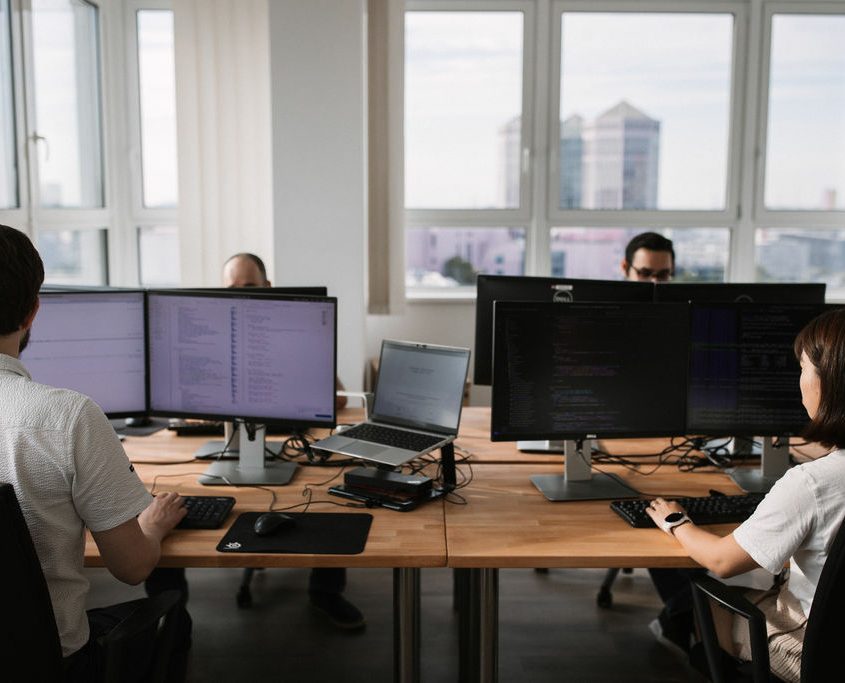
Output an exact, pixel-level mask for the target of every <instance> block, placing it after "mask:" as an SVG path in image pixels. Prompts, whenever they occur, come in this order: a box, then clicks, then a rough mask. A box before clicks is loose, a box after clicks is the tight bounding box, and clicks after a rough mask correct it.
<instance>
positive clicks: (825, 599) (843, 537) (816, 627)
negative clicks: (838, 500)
mask: <svg viewBox="0 0 845 683" xmlns="http://www.w3.org/2000/svg"><path fill="white" fill-rule="evenodd" d="M843 614H845V523H843V524H842V525H841V526H840V527H839V531H838V532H837V533H836V537H835V538H834V539H833V544H832V545H831V546H830V552H829V553H828V556H827V560H826V561H825V563H824V567H823V568H822V573H821V576H820V577H819V583H818V585H817V586H816V593H815V595H814V596H813V606H812V607H811V608H810V614H809V615H808V619H807V631H806V633H805V635H804V647H803V649H802V652H801V681H802V683H815V681H825V680H831V678H830V676H831V672H834V671H841V667H842V653H841V652H840V650H839V648H840V647H842V643H843V638H842V636H843V633H845V630H843V628H842V618H843Z"/></svg>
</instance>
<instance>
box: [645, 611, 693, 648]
mask: <svg viewBox="0 0 845 683" xmlns="http://www.w3.org/2000/svg"><path fill="white" fill-rule="evenodd" d="M649 629H650V630H651V632H652V633H653V634H654V636H655V637H656V638H657V640H658V641H659V642H660V643H662V644H663V645H665V646H667V647H669V648H670V649H672V650H674V651H675V652H676V653H678V654H679V655H681V656H683V657H685V658H686V657H689V651H690V645H691V641H692V618H691V615H686V614H683V615H677V616H676V617H674V618H672V617H668V616H667V615H666V613H665V612H661V613H660V615H659V616H658V618H657V619H655V620H654V621H652V622H651V623H650V624H649Z"/></svg>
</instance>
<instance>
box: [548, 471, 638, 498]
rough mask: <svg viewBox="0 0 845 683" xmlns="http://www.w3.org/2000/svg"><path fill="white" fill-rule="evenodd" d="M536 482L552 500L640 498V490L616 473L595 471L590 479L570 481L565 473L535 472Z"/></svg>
mask: <svg viewBox="0 0 845 683" xmlns="http://www.w3.org/2000/svg"><path fill="white" fill-rule="evenodd" d="M531 483H532V484H534V486H536V487H537V488H538V489H539V490H540V493H542V494H543V495H544V496H545V497H546V498H548V499H549V500H551V501H555V502H558V501H564V500H617V499H619V498H638V497H639V495H640V494H639V492H638V491H636V490H635V489H632V488H631V487H630V486H628V485H627V484H626V483H624V482H623V481H622V480H621V479H620V478H619V477H617V476H616V475H615V474H606V473H604V472H600V473H594V474H593V475H592V477H590V478H589V479H582V480H578V481H570V480H568V479H567V478H566V476H565V475H563V474H535V475H532V476H531Z"/></svg>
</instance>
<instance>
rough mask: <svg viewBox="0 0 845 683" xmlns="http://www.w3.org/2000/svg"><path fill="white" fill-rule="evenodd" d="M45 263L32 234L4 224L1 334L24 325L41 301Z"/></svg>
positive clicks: (0, 227) (0, 255)
mask: <svg viewBox="0 0 845 683" xmlns="http://www.w3.org/2000/svg"><path fill="white" fill-rule="evenodd" d="M42 282H44V264H43V263H42V262H41V257H40V256H39V255H38V251H37V250H36V249H35V247H34V246H33V245H32V242H30V240H29V237H27V236H26V235H24V234H23V233H22V232H21V231H20V230H15V229H14V228H10V227H9V226H8V225H0V335H7V334H12V332H17V331H18V330H19V329H21V325H23V322H24V320H26V317H27V316H28V315H29V314H30V313H32V311H33V309H34V308H35V304H36V302H37V301H38V290H39V289H40V288H41V283H42Z"/></svg>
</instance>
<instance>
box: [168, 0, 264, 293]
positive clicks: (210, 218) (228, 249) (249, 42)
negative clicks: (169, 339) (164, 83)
mask: <svg viewBox="0 0 845 683" xmlns="http://www.w3.org/2000/svg"><path fill="white" fill-rule="evenodd" d="M267 1H268V0H174V2H173V9H174V26H175V51H176V110H177V127H178V140H179V239H180V252H181V257H180V258H181V271H182V284H183V285H188V286H201V285H204V286H217V285H219V284H220V275H221V270H222V265H223V262H224V261H225V260H226V259H227V258H228V257H229V256H231V255H232V254H234V253H236V252H240V251H251V252H254V253H256V254H258V255H259V256H261V258H262V259H264V260H265V263H266V264H267V267H268V271H269V272H270V274H271V277H272V274H273V268H272V260H273V178H272V168H273V166H272V131H271V124H270V61H269V59H270V58H269V35H268V5H267Z"/></svg>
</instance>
